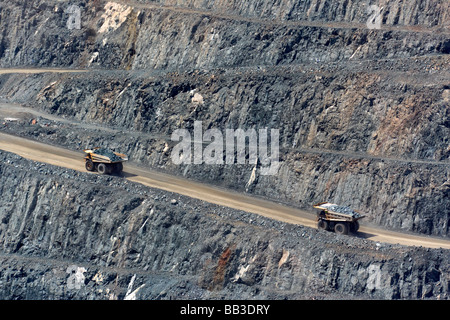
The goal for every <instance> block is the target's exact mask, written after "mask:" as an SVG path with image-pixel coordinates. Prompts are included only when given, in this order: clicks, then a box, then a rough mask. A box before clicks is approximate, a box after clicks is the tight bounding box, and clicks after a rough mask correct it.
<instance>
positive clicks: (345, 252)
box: [0, 152, 450, 299]
mask: <svg viewBox="0 0 450 320" xmlns="http://www.w3.org/2000/svg"><path fill="white" fill-rule="evenodd" d="M0 157H1V160H2V161H0V172H1V175H0V179H1V183H0V188H1V190H0V191H1V192H2V194H3V195H4V196H3V197H2V199H1V201H0V221H1V224H0V248H1V254H0V260H1V261H2V271H1V273H0V281H1V283H2V288H3V289H2V290H1V292H0V295H1V296H0V297H1V298H3V299H16V298H22V299H23V298H25V299H68V298H71V299H74V298H75V299H124V298H138V299H150V298H152V299H155V298H166V299H168V298H178V299H183V298H190V299H198V298H231V299H243V298H261V299H282V298H291V299H292V298H327V297H328V298H330V297H333V298H347V299H352V298H361V297H366V298H379V299H391V298H401V299H416V298H435V299H436V298H441V299H445V298H448V295H449V292H448V285H447V281H448V279H446V277H447V275H448V273H449V264H448V263H449V261H450V259H449V257H448V254H449V252H448V250H446V251H444V250H440V249H433V250H431V249H423V248H410V247H403V246H392V245H384V244H383V245H381V246H380V245H379V244H376V243H375V242H372V241H367V240H364V239H358V238H352V237H345V236H340V237H336V236H335V235H332V234H330V233H327V232H323V231H317V230H313V229H310V228H305V227H301V226H292V225H289V224H284V223H281V222H276V221H272V220H269V219H265V218H262V217H259V218H258V217H256V216H254V215H251V214H247V213H245V212H240V211H237V210H230V209H227V208H224V207H220V206H215V205H210V204H207V203H203V202H201V201H196V200H194V199H190V198H187V197H182V196H179V195H176V194H171V193H168V192H163V191H160V190H154V189H150V188H146V187H143V186H140V185H136V184H134V183H131V182H128V181H126V180H124V179H122V178H120V177H105V176H99V175H94V174H89V173H80V172H75V171H72V170H68V169H61V168H57V167H53V166H50V165H44V164H40V163H36V162H33V161H28V160H25V159H23V158H20V157H19V156H16V155H12V154H9V153H5V152H1V153H0ZM118 196H120V197H118ZM186 239H189V241H186Z"/></svg>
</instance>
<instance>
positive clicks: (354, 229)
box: [350, 221, 359, 232]
mask: <svg viewBox="0 0 450 320" xmlns="http://www.w3.org/2000/svg"><path fill="white" fill-rule="evenodd" d="M358 230H359V222H358V221H353V222H352V224H351V225H350V231H351V232H358Z"/></svg>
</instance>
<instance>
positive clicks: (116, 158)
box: [84, 148, 128, 163]
mask: <svg viewBox="0 0 450 320" xmlns="http://www.w3.org/2000/svg"><path fill="white" fill-rule="evenodd" d="M84 152H86V153H87V155H86V158H89V159H91V160H92V161H93V162H104V163H115V162H123V161H127V160H128V157H127V156H126V155H125V154H123V153H118V152H113V151H111V150H109V149H105V148H94V149H85V150H84Z"/></svg>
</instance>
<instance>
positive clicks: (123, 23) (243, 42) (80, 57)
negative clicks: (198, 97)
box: [0, 0, 450, 70]
mask: <svg viewBox="0 0 450 320" xmlns="http://www.w3.org/2000/svg"><path fill="white" fill-rule="evenodd" d="M161 4H164V5H167V6H169V7H168V8H167V7H166V8H164V7H162V8H161V7H160V5H159V2H154V1H146V2H144V1H141V2H136V1H131V2H130V5H126V4H125V1H123V2H121V1H118V2H114V1H111V2H108V1H71V2H70V3H61V2H59V1H41V0H34V1H26V2H25V3H24V2H23V1H2V9H1V12H0V23H1V27H2V30H3V33H2V35H1V41H0V65H2V66H14V65H17V66H23V65H35V66H60V67H67V66H73V67H90V66H95V67H101V68H107V69H116V68H117V69H124V68H127V69H130V68H131V69H138V68H151V69H153V68H157V69H165V70H170V69H173V70H177V69H183V70H186V69H188V70H189V69H192V68H217V67H236V66H255V65H258V66H261V65H280V64H290V63H305V62H308V63H310V62H313V63H321V64H327V63H329V62H333V61H340V60H342V59H346V60H347V59H349V58H351V59H375V58H390V59H392V58H404V57H408V56H415V55H422V54H428V53H441V54H442V53H445V54H448V53H449V52H450V40H449V39H448V34H447V35H445V34H443V33H441V31H446V32H448V26H449V21H450V9H449V7H448V3H447V1H446V0H429V1H421V0H415V1H408V2H405V1H400V0H398V1H381V0H380V1H368V0H367V1H338V0H336V1H329V0H328V1H325V0H322V1H288V2H287V1H263V0H261V1H234V2H229V1H161ZM73 6H75V7H76V8H77V10H75V9H73V8H74V7H73ZM371 6H375V7H377V8H379V9H377V10H379V11H376V12H375V13H374V12H373V11H370V10H369V8H370V7H371ZM73 12H75V13H73ZM369 12H370V13H369ZM374 15H376V16H377V17H378V16H379V18H378V20H379V23H381V24H382V26H383V27H384V28H386V29H383V30H377V29H374V28H373V27H372V25H371V24H370V23H369V22H371V21H372V20H370V18H371V17H372V16H374ZM77 19H78V20H77ZM375 20H376V19H375ZM368 23H369V24H368ZM368 26H369V27H368Z"/></svg>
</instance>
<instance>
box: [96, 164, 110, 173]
mask: <svg viewBox="0 0 450 320" xmlns="http://www.w3.org/2000/svg"><path fill="white" fill-rule="evenodd" d="M97 171H98V173H100V174H105V173H107V171H108V168H107V167H106V164H104V163H99V164H98V165H97Z"/></svg>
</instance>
